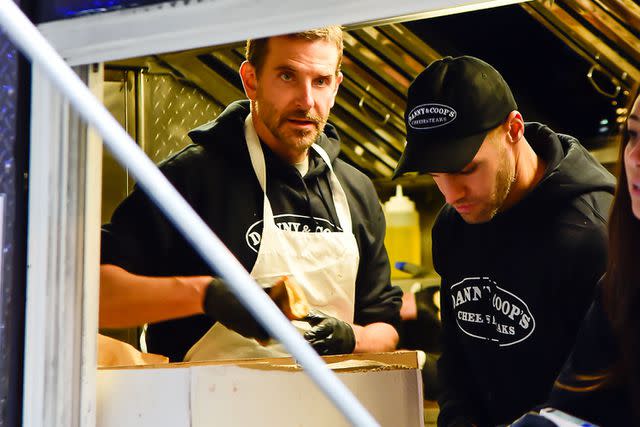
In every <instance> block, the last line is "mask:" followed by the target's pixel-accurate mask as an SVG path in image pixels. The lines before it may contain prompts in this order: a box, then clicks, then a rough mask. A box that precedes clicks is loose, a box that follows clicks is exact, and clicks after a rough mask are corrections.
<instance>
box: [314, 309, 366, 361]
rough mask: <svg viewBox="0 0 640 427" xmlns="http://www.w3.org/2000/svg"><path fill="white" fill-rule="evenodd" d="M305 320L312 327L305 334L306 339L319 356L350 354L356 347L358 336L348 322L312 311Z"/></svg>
mask: <svg viewBox="0 0 640 427" xmlns="http://www.w3.org/2000/svg"><path fill="white" fill-rule="evenodd" d="M303 320H304V321H306V322H308V323H309V324H310V325H311V329H309V330H308V331H306V332H305V333H304V339H306V340H307V341H308V342H309V344H311V346H312V347H313V348H314V349H315V350H316V351H317V352H318V354H320V355H322V356H326V355H328V354H349V353H352V352H353V349H354V348H355V347H356V336H355V334H354V332H353V328H352V327H351V325H349V324H348V323H347V322H343V321H342V320H340V319H336V318H335V317H331V316H328V315H326V314H324V313H323V312H321V311H318V310H311V311H310V312H309V314H308V315H307V317H305V318H304V319H303Z"/></svg>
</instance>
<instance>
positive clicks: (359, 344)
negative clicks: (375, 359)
mask: <svg viewBox="0 0 640 427" xmlns="http://www.w3.org/2000/svg"><path fill="white" fill-rule="evenodd" d="M352 326H353V333H354V334H355V336H356V348H355V349H354V350H353V352H354V353H378V352H382V351H393V350H395V349H396V346H397V345H398V340H399V336H398V332H396V330H395V328H394V327H393V326H391V325H390V324H388V323H382V322H376V323H371V324H369V325H367V326H359V325H352Z"/></svg>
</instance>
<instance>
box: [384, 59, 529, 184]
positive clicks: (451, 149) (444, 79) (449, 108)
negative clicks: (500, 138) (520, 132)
mask: <svg viewBox="0 0 640 427" xmlns="http://www.w3.org/2000/svg"><path fill="white" fill-rule="evenodd" d="M517 108H518V106H517V105H516V101H515V100H514V98H513V94H512V93H511V89H509V86H508V85H507V83H506V82H505V81H504V79H503V78H502V76H501V75H500V73H498V71H496V69H495V68H493V67H492V66H491V65H489V64H487V63H486V62H484V61H482V60H480V59H478V58H474V57H472V56H460V57H457V58H453V57H450V56H447V57H445V58H442V59H438V60H436V61H433V62H432V63H431V64H429V66H428V67H427V68H425V69H424V70H423V71H422V72H421V73H420V74H419V75H418V77H416V79H415V80H414V81H413V82H412V83H411V85H410V86H409V92H408V95H407V109H406V111H405V116H404V118H405V124H406V126H407V144H406V146H405V149H404V152H403V153H402V157H401V158H400V161H399V162H398V166H397V167H396V170H395V171H394V173H393V178H396V177H398V176H400V175H402V174H404V173H406V172H419V173H425V172H438V173H455V172H459V171H461V170H462V169H464V167H465V166H466V165H468V164H469V163H470V162H471V160H473V158H474V157H475V155H476V153H477V152H478V150H479V149H480V146H481V145H482V142H483V141H484V138H485V136H486V135H487V133H488V131H490V130H491V129H493V128H495V127H496V126H498V125H499V124H500V123H502V122H503V121H504V120H506V118H507V117H508V116H509V113H510V112H511V111H513V110H516V109H517Z"/></svg>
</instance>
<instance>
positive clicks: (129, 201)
mask: <svg viewBox="0 0 640 427" xmlns="http://www.w3.org/2000/svg"><path fill="white" fill-rule="evenodd" d="M190 163H191V162H190V161H189V156H188V153H187V154H186V155H184V156H182V160H181V161H174V160H171V161H167V162H165V163H164V164H162V165H161V166H160V170H161V171H162V173H163V174H164V175H165V176H166V177H167V178H168V179H169V181H170V182H171V183H172V185H174V186H175V187H176V189H177V190H178V191H179V192H180V193H181V194H182V196H183V197H185V198H186V200H187V201H188V202H189V203H192V201H191V199H192V195H193V194H194V193H195V192H196V191H195V189H194V188H191V187H192V186H191V185H190V184H188V183H189V182H191V183H196V184H197V182H198V181H197V180H194V179H191V178H190V177H189V174H191V173H192V172H191V171H192V170H193V167H192V165H191V164H190ZM178 239H180V236H179V235H178V232H177V230H176V228H175V227H174V226H173V225H172V224H171V223H170V222H169V220H168V219H167V218H166V216H165V215H164V213H162V211H160V209H159V208H158V207H156V205H155V204H154V203H153V202H152V201H151V199H149V197H148V196H147V195H146V194H145V193H144V191H142V189H140V188H139V187H138V186H137V185H136V186H135V188H134V190H133V191H132V192H131V194H130V195H129V196H127V197H126V198H125V199H124V200H123V201H122V203H120V205H118V207H117V208H116V210H115V211H114V213H113V215H112V217H111V221H110V222H109V223H108V224H105V225H103V226H102V230H101V264H114V265H118V266H120V267H122V268H124V269H125V270H127V271H130V272H132V273H135V274H142V275H164V274H163V271H161V270H162V266H165V265H167V263H166V260H167V257H168V256H170V250H171V248H172V247H173V246H174V245H175V243H176V241H177V240H178Z"/></svg>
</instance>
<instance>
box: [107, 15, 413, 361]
mask: <svg viewBox="0 0 640 427" xmlns="http://www.w3.org/2000/svg"><path fill="white" fill-rule="evenodd" d="M342 50H343V41H342V31H341V29H340V28H339V27H328V28H322V29H317V30H311V31H305V32H302V33H297V34H289V35H284V36H277V37H269V38H265V39H258V40H249V41H248V42H247V49H246V59H247V60H246V61H245V62H244V63H243V64H242V66H241V67H240V77H241V79H242V84H243V86H244V90H245V93H246V95H247V97H248V98H249V99H248V100H246V101H238V102H234V103H232V104H230V105H229V106H228V107H227V108H226V110H225V111H224V112H223V113H222V114H220V116H218V117H217V118H216V119H215V120H214V121H212V122H211V123H208V124H206V125H204V126H201V127H200V128H198V129H196V130H193V131H192V132H190V133H189V136H190V137H191V139H192V141H193V142H194V144H192V145H189V146H188V147H186V148H185V149H184V150H182V151H181V152H180V153H178V154H176V155H175V156H173V157H172V158H170V159H168V160H167V161H166V162H164V163H163V164H162V165H161V170H162V171H163V173H165V175H166V176H167V177H168V178H169V180H170V181H171V182H172V183H173V184H174V185H175V186H176V188H177V189H178V191H180V192H181V193H182V195H183V196H184V197H185V198H186V200H187V201H188V202H189V203H190V204H191V205H192V206H193V207H194V209H195V210H196V212H198V214H199V215H200V216H201V217H202V218H203V219H204V221H205V222H206V223H207V224H208V225H209V226H210V227H211V228H212V230H213V231H214V232H215V233H216V234H217V235H218V236H219V237H220V238H221V240H222V241H223V242H224V243H225V245H226V246H227V247H228V248H229V249H230V250H231V252H232V253H233V254H234V255H235V256H236V257H237V258H238V260H239V261H240V262H241V263H242V264H243V265H244V266H245V267H246V268H247V270H248V271H250V272H251V275H252V277H253V278H254V279H256V281H257V282H258V283H260V284H262V285H264V286H265V287H268V286H270V285H273V284H275V283H276V282H277V281H279V280H282V279H281V278H282V277H283V276H287V277H289V278H290V279H292V280H295V282H297V284H298V285H299V286H300V288H301V289H302V291H303V292H304V294H305V295H306V299H307V301H308V304H309V306H310V307H311V309H312V311H311V314H310V315H309V316H308V317H307V318H306V319H304V322H300V323H296V326H298V327H299V328H301V329H302V330H303V333H304V337H305V338H306V339H307V341H308V342H309V343H310V344H311V345H312V346H313V347H314V348H315V349H316V350H317V351H318V353H320V354H337V353H351V352H379V351H389V350H393V349H395V346H396V344H397V342H398V333H397V332H396V329H395V327H396V323H397V322H398V321H399V308H400V304H401V295H402V292H401V291H400V289H399V288H397V287H394V286H392V285H391V283H390V278H389V271H390V270H389V261H388V257H387V253H386V250H385V248H384V243H383V242H384V232H385V221H384V216H383V213H382V209H381V207H380V204H379V202H378V197H377V195H376V192H375V190H374V187H373V184H372V183H371V181H370V180H369V179H368V178H367V177H366V175H364V174H363V173H361V172H359V171H358V170H356V169H355V168H353V167H352V166H350V165H348V164H347V163H345V162H343V161H342V160H340V159H338V158H337V156H338V154H339V152H340V141H339V137H338V134H337V132H336V129H335V128H334V127H333V126H331V125H330V124H328V123H327V119H328V117H329V112H330V110H331V108H332V107H333V104H334V101H335V97H336V94H337V91H338V87H339V86H340V83H341V82H342V78H343V77H342V72H341V71H340V65H341V61H342ZM100 303H101V307H100V326H103V327H127V326H132V325H140V324H143V323H152V324H151V325H150V326H149V328H148V331H147V334H146V337H147V348H148V349H149V351H152V352H154V353H160V354H164V355H166V356H169V357H170V359H171V360H172V361H180V360H182V359H183V358H184V356H185V353H187V351H188V350H189V349H190V350H189V352H188V354H187V355H186V359H187V360H211V359H224V358H254V357H277V356H284V355H286V353H285V352H284V349H283V348H282V347H281V346H280V345H279V344H278V343H276V342H274V341H273V340H271V341H269V337H268V336H267V335H266V332H265V331H264V330H263V329H262V328H261V327H260V326H259V324H258V323H257V322H256V321H255V320H254V319H253V318H252V316H251V315H250V314H249V313H248V311H246V310H245V309H244V308H243V307H242V305H241V304H239V303H238V301H237V300H236V299H235V297H234V296H233V295H232V294H231V292H230V291H229V290H228V289H227V287H226V286H225V284H224V283H222V281H221V280H220V279H218V278H215V277H214V272H212V271H210V269H209V268H208V267H207V266H206V265H205V264H204V262H203V261H202V260H201V258H200V257H199V256H198V255H197V254H196V253H195V252H194V251H193V249H192V248H191V247H190V245H189V244H188V243H187V242H186V241H185V240H184V239H183V238H182V237H181V236H180V235H179V234H178V233H177V231H176V230H175V229H174V227H173V226H172V225H171V224H170V223H169V222H168V221H167V220H166V219H165V218H164V216H163V215H162V214H161V213H160V212H159V211H158V210H157V209H156V208H155V206H153V205H152V203H151V202H150V201H149V200H148V199H147V197H146V196H145V195H144V194H143V193H142V192H141V191H139V190H137V189H136V190H135V191H134V192H133V193H132V194H131V195H130V196H129V197H128V198H127V199H126V200H125V201H124V202H123V203H122V204H121V205H120V206H119V207H118V209H117V210H116V211H115V213H114V214H113V217H112V220H111V222H110V223H109V224H107V225H105V226H104V228H103V232H102V265H101V299H100ZM203 314H206V316H205V315H203ZM194 315H195V316H194ZM187 316H188V317H187ZM178 317H184V319H178V320H175V318H178ZM168 319H172V320H168ZM167 320H168V321H167ZM216 321H217V322H216ZM256 339H258V340H259V341H260V343H258V341H257V340H256Z"/></svg>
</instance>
